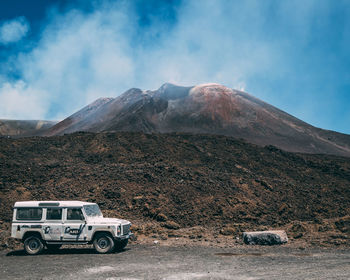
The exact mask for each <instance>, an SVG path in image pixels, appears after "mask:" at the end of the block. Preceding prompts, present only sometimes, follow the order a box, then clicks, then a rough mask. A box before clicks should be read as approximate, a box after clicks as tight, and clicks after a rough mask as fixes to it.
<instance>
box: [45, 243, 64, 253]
mask: <svg viewBox="0 0 350 280" xmlns="http://www.w3.org/2000/svg"><path fill="white" fill-rule="evenodd" d="M61 246H62V244H46V247H47V250H49V251H51V252H54V251H57V250H58V249H59V248H61Z"/></svg>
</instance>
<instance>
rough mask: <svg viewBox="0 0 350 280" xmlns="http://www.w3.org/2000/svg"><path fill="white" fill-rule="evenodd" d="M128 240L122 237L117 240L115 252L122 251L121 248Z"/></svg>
mask: <svg viewBox="0 0 350 280" xmlns="http://www.w3.org/2000/svg"><path fill="white" fill-rule="evenodd" d="M128 241H129V239H123V240H121V241H117V242H116V243H115V251H116V252H120V251H123V249H124V248H125V247H126V245H128Z"/></svg>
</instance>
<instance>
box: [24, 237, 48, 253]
mask: <svg viewBox="0 0 350 280" xmlns="http://www.w3.org/2000/svg"><path fill="white" fill-rule="evenodd" d="M43 249H44V244H43V241H42V240H41V238H40V237H38V236H35V235H31V236H28V237H27V238H26V239H25V240H24V251H26V253H27V254H28V255H38V254H40V253H41V252H42V250H43Z"/></svg>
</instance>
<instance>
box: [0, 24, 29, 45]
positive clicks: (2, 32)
mask: <svg viewBox="0 0 350 280" xmlns="http://www.w3.org/2000/svg"><path fill="white" fill-rule="evenodd" d="M28 31H29V24H28V22H27V20H26V19H25V17H18V18H15V19H12V20H8V21H5V22H3V23H1V25H0V44H3V45H7V44H10V43H15V42H18V41H20V40H21V39H22V38H23V37H25V36H26V35H27V33H28Z"/></svg>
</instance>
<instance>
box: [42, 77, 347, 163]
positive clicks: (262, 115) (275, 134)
mask: <svg viewBox="0 0 350 280" xmlns="http://www.w3.org/2000/svg"><path fill="white" fill-rule="evenodd" d="M76 131H91V132H101V131H141V132H146V133H153V132H160V133H169V132H186V133H198V134H201V133H207V134H216V135H226V136H232V137H235V138H243V139H245V140H247V141H249V142H250V143H254V144H258V145H261V146H265V145H274V146H277V147H279V148H281V149H284V150H286V151H292V152H303V153H323V154H334V155H343V156H350V135H345V134H341V133H337V132H333V131H327V130H322V129H319V128H316V127H313V126H311V125H309V124H307V123H305V122H303V121H301V120H299V119H297V118H295V117H293V116H291V115H289V114H287V113H285V112H283V111H281V110H279V109H277V108H275V107H273V106H271V105H269V104H267V103H265V102H263V101H261V100H259V99H257V98H255V97H253V96H251V95H249V94H248V93H245V92H242V91H237V90H232V89H229V88H227V87H225V86H222V85H218V84H205V85H199V86H195V87H181V86H175V85H172V84H164V85H163V86H162V87H160V88H159V89H158V90H155V91H141V90H140V89H130V90H128V91H127V92H125V93H124V94H122V95H121V96H119V97H117V98H114V99H113V98H103V99H99V100H97V101H95V102H94V103H92V104H91V105H89V106H87V107H85V108H83V109H82V110H81V111H79V112H77V113H75V114H73V115H72V116H70V117H68V118H67V119H65V120H63V121H62V122H60V123H58V124H56V125H55V126H53V127H52V128H50V129H49V130H48V132H47V133H45V135H48V136H53V135H63V134H65V133H72V132H76Z"/></svg>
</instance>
